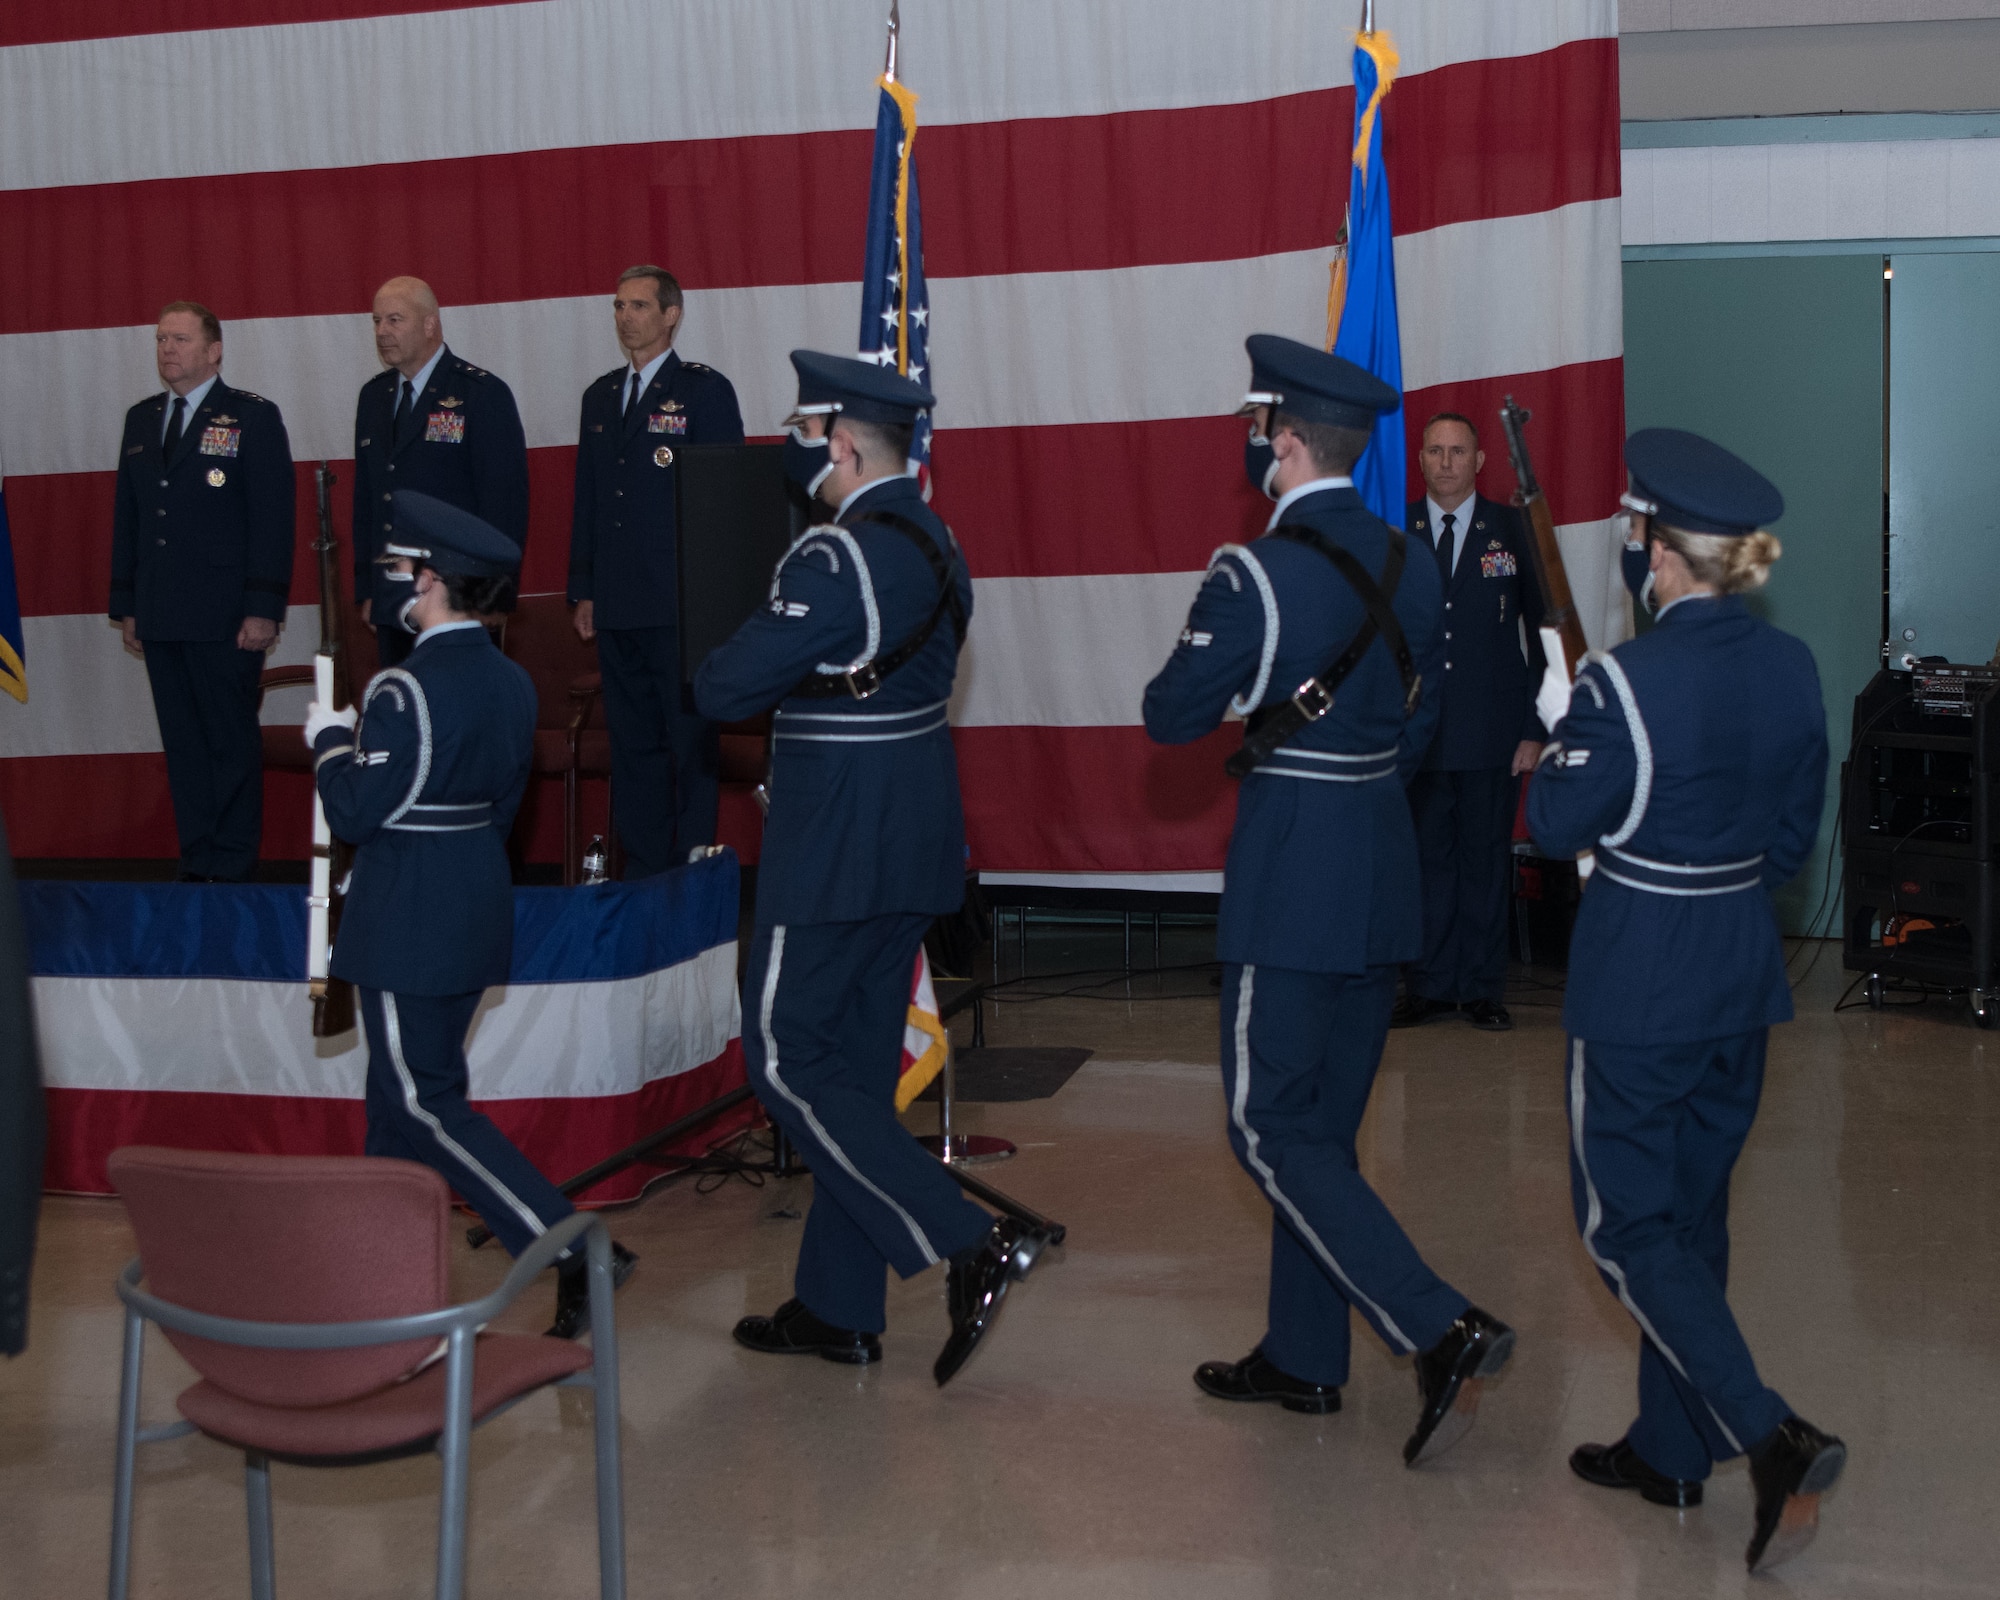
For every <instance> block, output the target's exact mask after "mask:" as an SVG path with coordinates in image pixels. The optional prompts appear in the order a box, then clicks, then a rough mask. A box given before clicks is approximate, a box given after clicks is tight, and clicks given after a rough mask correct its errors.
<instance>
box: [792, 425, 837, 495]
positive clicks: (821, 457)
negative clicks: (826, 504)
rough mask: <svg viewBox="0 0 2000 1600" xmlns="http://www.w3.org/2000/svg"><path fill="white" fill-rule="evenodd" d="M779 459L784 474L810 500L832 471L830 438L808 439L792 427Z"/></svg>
mask: <svg viewBox="0 0 2000 1600" xmlns="http://www.w3.org/2000/svg"><path fill="white" fill-rule="evenodd" d="M781 459H782V460H783V462H784V468H785V476H786V477H788V478H790V479H791V480H792V482H794V483H796V484H797V485H798V486H799V487H800V488H801V489H803V490H805V492H806V498H807V499H808V500H810V499H812V497H813V496H814V495H815V494H817V493H818V492H819V486H820V485H821V484H822V483H824V482H826V479H827V474H828V473H830V472H832V471H833V453H832V440H831V439H829V438H827V437H824V436H822V437H820V438H818V439H808V438H806V437H805V436H804V435H803V434H801V433H800V432H799V430H798V429H797V428H794V429H792V431H791V432H790V434H788V435H787V436H786V439H785V444H784V453H783V456H782V458H781Z"/></svg>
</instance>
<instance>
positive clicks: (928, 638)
mask: <svg viewBox="0 0 2000 1600" xmlns="http://www.w3.org/2000/svg"><path fill="white" fill-rule="evenodd" d="M792 365H793V366H794V367H795V368H796V369H797V371H798V377H799V404H798V409H797V411H796V412H795V413H794V414H793V417H792V419H791V430H792V431H791V436H790V438H789V439H788V440H787V442H786V444H785V462H786V471H787V472H788V473H789V474H790V475H791V477H792V478H793V480H794V481H795V482H797V483H798V484H799V485H800V486H801V487H802V488H804V489H805V491H806V492H807V494H808V495H812V496H815V497H817V498H818V499H819V500H820V501H821V502H822V503H824V504H825V505H827V506H828V507H831V508H833V512H834V516H833V521H832V522H831V523H829V524H825V525H822V526H819V527H815V528H812V529H809V530H808V531H807V532H806V533H805V534H804V535H803V536H802V537H801V538H800V539H799V540H798V541H797V542H796V543H795V544H794V545H793V546H792V548H791V550H790V551H788V552H787V553H786V555H785V557H784V559H783V561H782V562H780V563H779V566H778V570H777V573H776V575H775V577H774V578H773V580H772V584H771V599H770V603H769V605H768V606H766V607H764V608H763V609H762V610H760V611H759V612H757V613H756V614H754V615H753V616H752V617H751V619H750V620H749V621H748V622H746V623H745V624H744V625H743V627H742V628H741V629H740V630H739V631H738V632H737V633H736V635H735V636H734V637H733V638H732V639H730V640H729V641H728V642H727V643H726V644H724V645H723V646H722V647H721V648H719V649H718V650H716V651H715V652H714V653H713V654H711V655H710V656H709V658H708V659H707V661H706V662H704V663H703V664H702V667H701V670H700V672H699V673H698V674H697V675H696V680H695V698H696V701H697V703H698V704H699V706H700V707H701V710H702V713H703V714H704V715H706V716H709V717H712V718H714V719H715V720H717V721H734V720H736V719H739V718H742V717H748V716H754V715H756V714H757V713H758V712H761V711H766V710H769V709H770V708H771V707H773V706H776V708H777V713H776V716H775V718H774V723H773V740H772V763H771V779H770V816H769V818H768V820H767V821H766V823H765V827H764V844H763V856H762V859H761V860H760V862H759V864H758V874H757V926H756V936H755V939H754V940H753V942H752V944H751V947H750V959H749V965H748V969H747V970H746V972H745V974H744V980H743V1054H744V1057H745V1059H746V1060H747V1062H748V1065H749V1069H750V1078H751V1081H752V1083H754V1084H755V1085H756V1088H757V1094H758V1098H759V1099H760V1100H762V1101H763V1103H764V1108H765V1110H767V1111H768V1112H769V1113H770V1115H771V1118H772V1120H773V1121H774V1122H776V1123H777V1124H778V1126H779V1127H781V1128H782V1129H784V1131H785V1134H786V1136H787V1137H788V1138H789V1139H791V1141H792V1142H793V1144H794V1145H796V1146H797V1147H798V1149H799V1150H800V1151H801V1153H803V1155H804V1156H805V1159H806V1161H807V1162H808V1164H809V1165H810V1166H811V1167H812V1172H813V1202H812V1210H811V1212H810V1213H809V1214H808V1216H807V1218H806V1223H805V1235H804V1237H803V1239H802V1240H801V1241H800V1244H799V1262H798V1271H797V1275H796V1278H795V1280H794V1296H793V1298H792V1299H790V1300H788V1301H786V1302H785V1303H784V1304H783V1305H781V1306H780V1307H779V1308H778V1309H777V1310H776V1311H775V1312H773V1313H772V1314H771V1315H769V1316H752V1317H745V1318H744V1319H743V1320H742V1321H741V1322H740V1323H738V1324H737V1326H736V1338H737V1340H738V1341H739V1342H740V1343H742V1344H744V1345H746V1346H748V1347H749V1348H750V1349H752V1350H758V1351H764V1352H768V1353H772V1354H812V1353H816V1354H818V1355H821V1356H823V1357H825V1358H826V1359H828V1360H831V1361H840V1362H847V1363H850V1364H854V1365H862V1364H865V1363H867V1362H871V1361H876V1360H879V1359H880V1358H881V1355H882V1345H881V1341H880V1339H879V1338H878V1335H879V1334H880V1333H881V1332H882V1329H883V1325H884V1321H885V1308H886V1281H885V1273H884V1266H885V1264H886V1265H887V1266H891V1267H894V1268H895V1269H896V1271H897V1272H898V1273H899V1274H900V1275H901V1276H903V1277H906V1278H907V1277H909V1276H911V1275H912V1274H914V1273H917V1272H921V1271H923V1270H924V1269H925V1268H926V1267H933V1266H937V1265H939V1264H941V1263H942V1264H945V1265H946V1266H947V1268H948V1278H947V1301H948V1306H949V1311H950V1316H951V1334H950V1337H949V1338H948V1339H947V1341H946V1343H945V1346H944V1349H943V1351H942V1352H941V1353H940V1354H939V1356H938V1358H937V1361H936V1363H935V1365H934V1366H933V1368H932V1372H933V1375H934V1376H935V1377H936V1379H937V1381H938V1382H939V1383H940V1384H942V1383H944V1382H946V1381H947V1380H948V1379H949V1378H950V1377H951V1376H952V1374H953V1373H955V1372H957V1371H958V1370H959V1368H960V1367H961V1366H962V1365H963V1364H964V1362H965V1360H966V1358H967V1357H968V1356H969V1355H970V1354H971V1353H972V1350H973V1348H974V1347H975V1346H976V1345H977V1344H978V1343H979V1341H980V1340H981V1338H982V1337H983V1336H984V1334H985V1333H986V1331H987V1329H988V1328H989V1327H990V1326H991V1325H992V1321H993V1318H994V1316H995V1314H996V1313H997V1312H998V1311H999V1309H1000V1304H1001V1299H1002V1297H1003V1296H1004V1295H1005V1294H1006V1292H1007V1288H1008V1285H1009V1283H1010V1282H1011V1281H1012V1280H1014V1279H1016V1278H1019V1277H1021V1276H1022V1275H1024V1274H1025V1273H1026V1272H1027V1270H1028V1269H1029V1267H1031V1266H1032V1265H1033V1264H1034V1261H1035V1258H1036V1256H1037V1255H1038V1254H1039V1253H1040V1251H1041V1249H1042V1247H1043V1246H1044V1244H1045V1243H1046V1242H1047V1241H1046V1237H1045V1236H1044V1235H1043V1234H1042V1233H1040V1232H1039V1231H1037V1230H1034V1229H1030V1228H1028V1227H1026V1226H1024V1225H1023V1224H1020V1223H1017V1222H1015V1221H1014V1220H1013V1219H1011V1218H1004V1217H1003V1218H1001V1219H1000V1220H998V1221H996V1220H995V1219H994V1218H993V1217H991V1216H990V1215H988V1214H987V1213H986V1212H985V1211H983V1210H981V1209H980V1208H979V1207H978V1206H976V1205H974V1204H972V1203H971V1202H970V1201H969V1200H967V1199H966V1198H965V1197H964V1196H963V1195H962V1194H961V1193H960V1192H959V1189H958V1187H957V1185H956V1184H954V1183H953V1181H952V1179H951V1177H950V1175H949V1174H948V1173H947V1172H946V1171H945V1169H944V1167H943V1166H942V1165H941V1164H940V1163H939V1162H938V1161H937V1160H935V1159H934V1158H933V1157H932V1156H930V1155H929V1154H928V1153H926V1152H925V1151H924V1149H923V1148H922V1147H921V1146H920V1145H919V1144H918V1143H917V1141H916V1139H915V1138H914V1137H913V1136H912V1135H911V1134H910V1133H909V1131H908V1130H907V1129H906V1128H904V1127H903V1125H902V1123H901V1122H899V1121H898V1120H897V1117H896V1107H895V1093H896V1079H897V1075H898V1071H899V1068H900V1065H901V1060H902V1040H903V1029H904V1024H905V1018H906V1017H907V1015H908V1011H909V1000H910V984H911V979H912V977H913V974H914V968H915V963H916V958H917V952H918V950H919V948H921V946H922V944H923V939H924V933H925V931H926V929H928V928H929V926H930V924H931V922H932V920H933V919H934V918H936V917H938V916H941V915H944V914H946V913H948V912H952V911H955V910H957V909H958V907H959V905H960V904H961V902H962V901H963V899H964V895H965V832H964V820H963V817H962V815H961V813H960V809H959V797H958V766H957V761H956V758H955V756H954V755H953V752H952V743H951V730H950V728H949V726H948V725H947V718H946V706H947V703H948V702H949V701H950V699H951V690H952V681H953V677H954V675H955V673H956V671H957V665H958V653H959V649H960V647H961V646H962V645H963V644H964V642H965V630H966V626H967V624H968V623H969V622H970V620H971V617H972V580H971V578H970V576H969V574H968V573H967V571H966V566H965V560H964V557H963V556H962V555H961V554H960V553H959V549H958V545H957V543H956V541H955V540H954V539H953V538H952V536H951V532H950V530H949V529H947V528H946V527H945V525H944V524H943V523H942V522H941V521H939V520H938V518H937V517H936V515H934V514H933V513H932V511H931V509H930V507H929V506H927V505H926V504H925V503H924V498H923V495H922V493H921V491H920V490H919V488H918V486H917V483H916V480H915V479H913V478H911V477H910V476H909V475H908V470H907V465H906V463H907V460H908V456H909V450H910V440H911V435H912V432H913V430H914V428H915V426H916V424H917V422H918V420H919V417H920V416H921V414H922V413H924V412H925V411H928V410H929V409H930V408H931V406H932V405H933V403H934V402H933V399H932V397H931V395H930V393H929V391H928V390H926V389H924V388H923V387H922V386H921V385H919V384H917V383H915V382H912V381H911V380H910V379H908V378H905V377H901V376H899V375H898V374H896V373H895V372H893V371H890V370H887V369H885V368H882V367H879V366H876V365H874V364H873V363H871V362H864V361H856V360H853V359H850V358H846V357H841V356H829V355H819V354H816V353H814V352H811V351H806V350H795V351H793V352H792Z"/></svg>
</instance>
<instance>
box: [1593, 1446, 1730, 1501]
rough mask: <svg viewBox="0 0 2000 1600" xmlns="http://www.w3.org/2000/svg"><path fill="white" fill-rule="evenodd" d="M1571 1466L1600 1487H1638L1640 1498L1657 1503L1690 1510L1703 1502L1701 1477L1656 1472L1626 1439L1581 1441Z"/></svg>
mask: <svg viewBox="0 0 2000 1600" xmlns="http://www.w3.org/2000/svg"><path fill="white" fill-rule="evenodd" d="M1569 1470H1570V1471H1571V1472H1574V1473H1575V1474H1576V1475H1577V1476H1578V1477H1579V1478H1581V1479H1583V1481H1584V1482H1585V1483H1594V1484H1596V1485H1597V1486H1598V1487H1599V1488H1601V1489H1637V1490H1638V1491H1639V1495H1640V1498H1641V1499H1645V1500H1650V1501H1652V1502H1653V1504H1654V1505H1656V1506H1673V1507H1674V1508H1675V1509H1676V1510H1679V1511H1687V1510H1690V1509H1692V1508H1693V1507H1695V1506H1698V1505H1700V1504H1701V1480H1700V1479H1699V1478H1670V1477H1668V1476H1667V1475H1666V1474H1665V1473H1664V1472H1655V1471H1654V1470H1653V1469H1652V1468H1651V1467H1649V1466H1647V1465H1646V1463H1645V1462H1644V1461H1643V1460H1642V1459H1640V1456H1639V1452H1638V1451H1636V1450H1634V1449H1633V1448H1632V1446H1631V1445H1630V1444H1628V1443H1626V1441H1625V1440H1623V1439H1620V1440H1619V1441H1618V1442H1617V1443H1616V1444H1580V1445H1578V1446H1577V1447H1576V1448H1575V1449H1574V1450H1572V1451H1571V1452H1570V1456H1569Z"/></svg>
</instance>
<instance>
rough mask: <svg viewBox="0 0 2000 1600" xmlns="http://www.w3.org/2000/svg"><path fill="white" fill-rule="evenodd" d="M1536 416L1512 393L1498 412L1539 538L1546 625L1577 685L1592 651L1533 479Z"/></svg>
mask: <svg viewBox="0 0 2000 1600" xmlns="http://www.w3.org/2000/svg"><path fill="white" fill-rule="evenodd" d="M1533 415H1534V413H1533V412H1531V411H1527V410H1524V409H1523V408H1522V407H1520V406H1517V405H1515V404H1514V397H1513V396H1512V395H1511V394H1510V395H1508V396H1507V403H1506V404H1505V405H1503V406H1502V407H1501V408H1500V425H1501V426H1502V427H1503V428H1505V429H1506V431H1507V455H1508V457H1509V459H1510V460H1512V462H1513V463H1514V479H1515V482H1516V484H1517V485H1518V487H1517V488H1516V489H1515V491H1514V504H1515V505H1517V506H1519V507H1520V508H1521V510H1522V511H1523V512H1524V513H1525V514H1526V515H1527V518H1528V526H1529V527H1530V528H1532V529H1533V530H1534V534H1535V578H1536V581H1537V582H1538V583H1540V585H1541V589H1542V610H1543V617H1542V625H1543V626H1544V627H1548V628H1554V629H1555V630H1556V632H1557V633H1558V634H1560V635H1561V636H1562V647H1563V658H1564V661H1565V663H1566V664H1567V665H1568V667H1569V676H1570V681H1571V682H1572V683H1573V682H1575V681H1576V669H1577V665H1578V663H1579V662H1581V661H1582V660H1583V658H1584V656H1585V655H1587V654H1588V653H1589V651H1590V645H1589V642H1588V641H1587V640H1585V638H1584V636H1583V623H1582V621H1581V620H1580V619H1579V618H1578V617H1577V614H1576V603H1575V601H1574V600H1573V599H1572V598H1571V596H1570V592H1569V571H1568V569H1567V568H1565V567H1564V566H1563V558H1562V546H1561V545H1559V544H1557V543H1556V519H1555V517H1554V516H1553V515H1552V514H1551V512H1550V511H1549V500H1548V496H1547V495H1545V494H1543V493H1542V486H1541V485H1540V484H1539V483H1537V482H1536V481H1535V466H1534V463H1533V462H1532V461H1530V460H1529V459H1528V439H1527V432H1526V429H1527V425H1528V419H1529V418H1530V417H1532V416H1533Z"/></svg>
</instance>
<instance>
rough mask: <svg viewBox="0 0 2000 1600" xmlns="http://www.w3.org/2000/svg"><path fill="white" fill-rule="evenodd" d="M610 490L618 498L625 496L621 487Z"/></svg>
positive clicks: (621, 498)
mask: <svg viewBox="0 0 2000 1600" xmlns="http://www.w3.org/2000/svg"><path fill="white" fill-rule="evenodd" d="M611 492H612V493H613V494H615V495H617V496H618V498H619V499H620V500H623V499H624V498H625V491H624V490H623V489H614V490H612V491H611Z"/></svg>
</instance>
